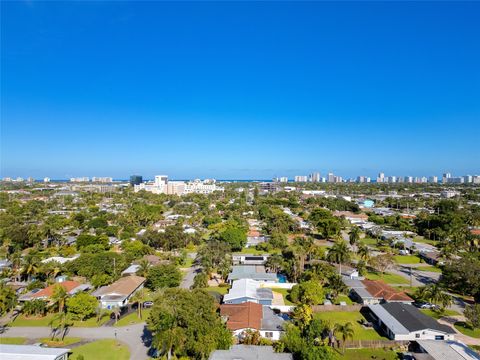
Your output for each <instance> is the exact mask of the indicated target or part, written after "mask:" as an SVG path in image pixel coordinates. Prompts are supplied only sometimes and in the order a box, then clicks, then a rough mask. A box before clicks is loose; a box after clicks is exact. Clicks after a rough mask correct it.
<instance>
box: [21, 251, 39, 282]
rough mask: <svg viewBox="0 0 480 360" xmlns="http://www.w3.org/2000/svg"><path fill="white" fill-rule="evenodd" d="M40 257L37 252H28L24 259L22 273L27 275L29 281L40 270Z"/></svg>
mask: <svg viewBox="0 0 480 360" xmlns="http://www.w3.org/2000/svg"><path fill="white" fill-rule="evenodd" d="M38 263H39V259H38V257H37V256H36V254H28V255H27V256H25V257H24V259H23V266H22V274H24V275H26V276H27V278H28V281H30V280H31V278H32V276H33V275H35V274H36V273H37V272H38V265H37V264H38Z"/></svg>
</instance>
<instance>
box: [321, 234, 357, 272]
mask: <svg viewBox="0 0 480 360" xmlns="http://www.w3.org/2000/svg"><path fill="white" fill-rule="evenodd" d="M350 259H351V251H350V249H349V248H348V245H347V243H346V242H345V241H344V240H338V241H336V242H335V244H333V246H332V247H331V248H330V249H329V250H328V253H327V260H328V261H330V262H334V263H336V264H338V265H339V274H342V264H345V263H347V262H349V261H350Z"/></svg>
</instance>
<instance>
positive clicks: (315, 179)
mask: <svg viewBox="0 0 480 360" xmlns="http://www.w3.org/2000/svg"><path fill="white" fill-rule="evenodd" d="M310 181H311V182H320V181H321V177H320V173H319V172H314V173H312V174H310Z"/></svg>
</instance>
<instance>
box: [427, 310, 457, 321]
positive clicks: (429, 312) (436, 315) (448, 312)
mask: <svg viewBox="0 0 480 360" xmlns="http://www.w3.org/2000/svg"><path fill="white" fill-rule="evenodd" d="M420 311H421V312H422V313H424V314H425V315H428V316H431V317H432V318H434V319H437V320H438V319H440V318H441V317H444V316H456V315H460V313H459V312H458V311H455V310H448V309H447V310H445V311H444V312H443V313H438V312H436V311H433V310H430V309H420Z"/></svg>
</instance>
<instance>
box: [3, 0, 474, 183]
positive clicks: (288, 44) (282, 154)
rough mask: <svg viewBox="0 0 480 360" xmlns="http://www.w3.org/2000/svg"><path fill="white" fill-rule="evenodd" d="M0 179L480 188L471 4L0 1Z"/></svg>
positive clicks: (472, 10)
mask: <svg viewBox="0 0 480 360" xmlns="http://www.w3.org/2000/svg"><path fill="white" fill-rule="evenodd" d="M1 10H2V11H1V20H2V21H1V30H2V31H1V32H2V34H1V36H2V38H1V40H2V41H1V70H2V71H1V102H2V103H1V105H2V107H1V117H2V118H1V176H24V177H26V176H34V177H37V178H40V177H43V176H50V177H52V178H66V177H70V176H81V175H85V176H94V175H97V176H113V177H116V178H126V177H128V176H129V175H130V174H134V173H139V174H142V175H144V176H146V177H150V176H153V175H155V174H163V173H166V174H169V175H170V176H171V177H173V178H191V177H217V178H245V179H246V178H271V177H272V176H274V175H278V176H281V175H288V176H293V175H295V174H306V173H308V172H310V171H313V170H319V171H321V172H322V175H323V174H325V173H326V172H327V171H334V172H335V173H338V174H339V175H343V176H355V175H359V174H364V175H375V174H376V173H377V172H378V171H380V170H382V171H385V173H387V174H390V175H414V176H415V175H429V174H439V173H441V172H442V171H444V170H449V171H451V172H453V173H454V174H457V175H461V174H467V173H477V174H478V173H480V41H479V39H480V21H479V18H480V3H478V2H477V3H475V2H469V3H467V2H466V3H461V2H451V3H449V2H418V3H415V2H404V3H393V2H384V3H381V2H373V3H365V2H356V3H346V2H337V3H323V2H319V3H314V2H306V3H298V2H297V3H287V2H277V3H272V2H246V3H232V2H223V3H219V2H216V3H200V2H196V3H184V2H180V3H178V2H177V3H160V2H135V3H128V2H121V1H117V2H113V1H111V2H93V1H89V2H40V3H38V2H33V1H24V2H22V1H15V2H13V1H12V2H2V3H1Z"/></svg>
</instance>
